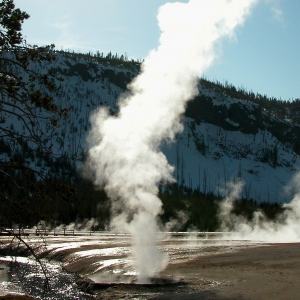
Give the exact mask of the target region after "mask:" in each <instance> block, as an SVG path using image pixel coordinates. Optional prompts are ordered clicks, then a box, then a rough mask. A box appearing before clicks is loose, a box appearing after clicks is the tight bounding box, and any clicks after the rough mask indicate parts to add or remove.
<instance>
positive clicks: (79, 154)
mask: <svg viewBox="0 0 300 300" xmlns="http://www.w3.org/2000/svg"><path fill="white" fill-rule="evenodd" d="M31 67H32V68H33V69H35V70H36V71H43V70H45V69H52V70H53V71H55V72H57V73H59V74H60V75H61V76H63V78H64V81H62V82H57V84H58V86H59V87H60V90H59V96H57V97H56V102H57V103H58V104H60V105H62V106H64V107H68V108H71V110H70V112H69V118H68V119H66V120H61V123H60V127H59V128H51V127H50V126H48V125H47V124H46V123H45V124H43V122H42V121H41V123H40V129H41V130H42V131H43V132H44V133H45V134H46V135H47V136H49V137H50V138H49V139H48V140H45V144H46V145H47V147H49V148H51V149H52V151H53V153H54V154H55V157H56V158H54V159H51V160H47V159H45V158H44V157H38V156H29V155H26V154H24V153H25V152H24V151H23V155H24V156H25V163H27V164H28V165H30V166H31V167H34V168H36V169H37V170H44V171H46V172H48V173H49V174H51V173H53V172H56V173H57V174H59V175H61V174H66V172H65V171H63V165H62V164H61V163H59V164H58V163H57V162H58V161H60V162H61V161H62V158H61V157H63V160H64V161H66V160H67V161H68V164H70V165H78V164H80V161H81V160H82V158H83V153H84V150H85V138H86V135H87V133H88V131H89V128H90V125H89V117H90V114H91V112H92V111H93V110H95V109H96V108H97V107H99V106H107V107H108V108H109V110H110V112H111V113H112V114H114V113H116V112H117V110H118V106H117V101H118V97H119V95H120V94H122V93H123V92H124V91H125V90H126V85H127V83H129V82H130V81H131V80H132V79H133V78H134V77H135V76H136V75H137V74H138V72H139V65H138V64H135V63H131V64H125V63H124V64H122V62H121V61H120V62H119V63H110V62H109V61H105V60H99V59H93V58H92V57H91V56H83V55H82V56H80V55H78V54H70V53H58V54H57V60H56V61H55V62H51V63H44V64H43V65H38V64H32V65H31ZM45 122H46V121H45ZM182 122H183V123H184V131H183V132H182V133H181V134H179V135H178V136H177V138H176V141H174V142H173V143H171V144H165V145H163V151H164V153H165V154H166V156H167V158H168V160H169V162H170V164H172V165H174V166H175V167H176V168H175V173H174V177H175V179H176V180H177V182H178V183H179V184H181V185H185V186H187V187H191V188H193V189H194V188H197V189H200V191H201V192H203V193H208V192H213V193H214V194H216V195H224V194H226V193H227V192H228V191H229V189H228V187H229V185H230V183H234V182H236V181H237V180H238V179H242V180H243V181H244V182H245V185H244V189H243V192H242V195H241V196H243V197H247V198H254V199H256V200H259V201H270V202H275V201H277V202H286V201H289V200H290V199H291V193H292V192H293V191H292V190H290V191H289V192H286V191H285V187H286V186H287V185H288V184H289V182H290V181H291V179H292V178H293V176H294V175H295V173H296V172H298V170H299V167H300V159H299V156H298V154H297V153H296V152H294V149H295V145H296V144H297V143H298V133H299V132H300V129H299V125H298V124H293V123H292V122H291V121H290V120H288V119H284V120H283V119H280V118H278V117H276V116H275V115H272V114H270V113H269V112H267V111H265V110H264V109H263V108H261V107H260V106H259V105H258V104H256V103H253V102H251V101H246V100H240V99H235V98H230V97H228V96H226V95H224V94H222V93H218V92H216V91H214V90H211V89H209V88H208V87H205V86H204V85H201V84H199V96H198V97H196V98H195V99H194V100H193V101H191V102H190V103H189V104H188V107H187V110H186V114H185V116H183V117H182ZM1 125H2V126H4V127H7V128H9V127H10V128H14V129H15V130H17V131H19V132H20V133H24V132H25V131H26V128H24V126H21V123H20V121H19V120H18V119H17V118H16V119H9V118H7V115H6V114H5V112H3V111H1ZM0 142H1V144H0V146H1V147H0V159H1V160H3V161H7V160H8V159H9V158H10V156H12V155H13V154H14V153H15V152H16V151H17V149H19V148H20V146H18V145H17V144H16V143H14V142H13V141H9V142H8V140H7V139H3V140H1V141H0ZM4 144H5V146H4ZM8 144H9V146H8ZM29 147H30V145H29ZM19 150H20V149H19Z"/></svg>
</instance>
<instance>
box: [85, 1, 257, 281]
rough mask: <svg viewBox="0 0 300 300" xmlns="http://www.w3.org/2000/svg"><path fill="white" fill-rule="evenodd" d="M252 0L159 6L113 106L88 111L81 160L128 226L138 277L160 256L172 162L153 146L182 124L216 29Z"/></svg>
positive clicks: (224, 30) (238, 18)
mask: <svg viewBox="0 0 300 300" xmlns="http://www.w3.org/2000/svg"><path fill="white" fill-rule="evenodd" d="M255 2H256V0H232V1H228V0H190V1H189V2H188V3H178V2H177V3H167V4H165V5H163V6H162V7H160V9H159V13H158V23H159V27H160V29H161V36H160V40H159V46H158V48H157V49H156V50H153V51H151V52H150V53H149V55H148V57H147V58H146V59H145V61H144V63H143V64H142V67H141V74H140V75H139V76H138V77H136V78H135V79H134V80H133V82H132V83H130V84H129V85H128V90H129V94H126V96H123V97H121V98H120V100H119V108H120V110H119V113H118V115H117V116H110V115H109V113H108V110H107V109H105V108H99V109H98V110H96V111H95V112H94V113H93V115H92V116H91V124H92V129H91V131H90V133H89V136H88V139H87V141H88V147H89V151H88V153H89V157H88V160H87V162H86V165H87V167H88V169H89V170H90V171H91V172H92V174H93V176H94V183H95V185H96V186H101V187H104V188H105V190H106V192H107V195H108V196H109V198H110V199H111V201H112V216H113V219H112V221H111V226H115V227H117V228H122V229H123V230H126V231H127V232H130V233H131V234H132V237H133V241H132V243H133V256H134V261H135V266H136V270H137V274H138V280H139V282H140V283H146V282H147V281H148V280H149V278H151V277H153V276H154V275H155V274H157V273H158V272H159V271H161V270H162V269H163V268H165V266H166V263H167V257H166V255H165V254H164V253H162V252H160V251H159V249H158V248H157V232H158V231H159V226H158V223H157V218H158V216H159V215H160V214H161V212H162V203H161V201H160V199H159V198H158V197H157V194H158V187H157V185H158V183H160V182H172V181H173V180H174V179H173V177H172V173H173V170H174V168H173V167H172V166H170V165H169V164H168V162H167V159H166V157H165V155H164V154H163V153H162V152H161V151H160V146H161V144H162V143H163V142H171V141H172V140H173V139H174V137H175V135H176V133H178V132H180V131H181V130H182V129H183V126H182V124H181V123H180V117H181V115H182V114H183V113H184V110H185V106H186V103H187V101H188V100H190V99H191V98H193V97H194V96H195V95H196V94H197V93H198V90H197V83H198V76H199V75H200V74H201V75H202V74H203V72H204V71H205V70H206V69H207V68H208V67H209V66H210V65H211V63H212V62H213V60H214V58H215V56H216V52H217V51H216V49H217V46H218V45H219V42H220V41H221V39H222V38H223V37H226V36H228V37H231V36H233V35H234V29H235V28H236V26H237V25H240V24H242V23H243V21H244V19H245V16H246V15H247V14H248V13H249V11H250V8H251V6H252V5H253V4H254V3H255Z"/></svg>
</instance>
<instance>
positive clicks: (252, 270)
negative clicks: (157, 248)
mask: <svg viewBox="0 0 300 300" xmlns="http://www.w3.org/2000/svg"><path fill="white" fill-rule="evenodd" d="M176 274H177V276H180V277H181V279H183V280H184V281H185V282H186V283H188V290H187V291H184V292H182V293H180V292H177V293H176V291H174V293H169V294H165V295H159V296H157V297H153V298H152V299H239V300H241V299H257V300H258V299H264V300H266V299H284V300H289V299H295V300H296V299H300V244H277V245H271V246H261V247H256V248H250V249H241V250H239V251H237V252H232V253H224V254H219V255H212V256H205V257H198V258H196V259H194V260H192V261H190V262H186V263H182V264H177V265H171V266H169V267H168V268H167V269H166V270H165V272H164V275H165V276H171V275H173V276H174V275H175V276H176Z"/></svg>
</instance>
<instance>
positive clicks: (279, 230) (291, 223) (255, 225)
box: [219, 174, 300, 242]
mask: <svg viewBox="0 0 300 300" xmlns="http://www.w3.org/2000/svg"><path fill="white" fill-rule="evenodd" d="M299 182H300V174H297V175H296V176H295V178H294V180H293V182H292V183H291V186H292V188H293V190H295V189H296V190H297V191H298V192H297V193H296V194H295V196H294V198H293V200H292V201H291V202H290V203H287V204H284V205H283V208H285V210H284V212H283V213H282V214H280V215H278V216H277V218H276V219H275V220H274V221H271V220H269V219H268V218H267V217H266V216H265V215H264V214H263V212H262V211H256V212H254V214H253V218H252V219H251V220H247V219H246V218H245V217H243V216H241V215H240V216H237V215H235V214H233V213H231V211H232V209H233V206H234V200H235V199H238V198H240V192H241V190H242V187H243V182H242V181H240V182H239V183H237V184H232V185H231V193H230V195H228V196H227V197H226V198H225V199H224V200H223V201H222V203H221V205H220V213H219V218H220V221H221V228H220V229H221V231H233V232H235V233H234V234H233V235H232V234H230V237H231V238H233V239H249V240H253V241H265V242H299V241H300V231H299V228H300V185H299Z"/></svg>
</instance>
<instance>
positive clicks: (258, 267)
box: [0, 237, 300, 300]
mask: <svg viewBox="0 0 300 300" xmlns="http://www.w3.org/2000/svg"><path fill="white" fill-rule="evenodd" d="M103 239H104V238H103V237H102V240H103ZM75 240H77V242H78V238H74V241H75ZM86 241H87V240H86V239H85V240H84V241H82V242H78V245H77V246H76V247H75V248H74V247H69V248H62V250H59V251H57V252H55V257H56V259H60V260H61V261H62V262H63V263H64V266H65V269H67V270H69V271H73V272H77V273H79V274H81V275H84V276H87V277H89V274H92V273H91V272H92V271H93V270H92V269H91V268H92V266H95V268H96V267H99V263H100V264H101V263H102V262H103V261H104V260H105V259H108V260H109V259H111V258H121V260H122V259H123V258H124V259H126V255H127V254H126V253H128V248H127V247H128V246H129V243H128V240H126V239H124V240H123V239H121V240H120V239H116V238H107V242H105V243H102V242H101V243H99V238H98V237H95V242H94V241H93V240H91V244H84V242H86ZM96 241H98V244H96ZM58 242H60V240H57V241H56V240H55V241H54V240H52V243H54V244H55V243H58ZM64 242H68V241H66V240H65V241H64ZM70 242H71V239H70ZM206 243H207V242H203V241H200V242H199V240H196V242H195V243H194V242H193V243H191V242H189V243H188V242H186V240H177V239H176V240H172V239H171V240H168V241H165V242H163V243H162V245H161V247H162V249H163V250H164V251H166V252H168V253H169V256H170V263H169V265H168V267H167V268H166V269H165V270H164V271H163V272H162V273H161V277H162V278H163V279H168V280H174V283H171V284H162V285H155V286H141V285H136V284H123V285H122V284H109V285H107V286H100V288H99V286H98V287H95V286H94V288H93V285H92V284H91V286H90V288H89V289H88V290H89V291H94V293H95V295H94V299H103V300H106V299H135V300H138V299H141V300H142V299H151V300H154V299H172V300H181V299H182V300H183V299H187V300H192V299H203V300H206V299H220V300H225V299H227V300H228V299H237V300H244V299H255V300H259V299H264V300H266V299H284V300H289V299H295V300H297V299H300V244H299V243H292V244H255V243H248V244H247V243H244V242H240V243H239V242H238V243H237V242H230V241H229V242H228V243H227V244H226V243H225V245H224V242H222V245H221V244H220V243H215V242H212V243H211V241H208V244H206ZM231 243H232V244H231ZM69 244H70V245H71V243H69ZM111 247H114V248H111ZM115 247H117V248H115ZM95 248H96V249H97V248H98V249H103V248H105V249H106V248H107V249H119V250H120V252H119V251H117V253H116V254H113V253H114V252H108V253H112V254H109V256H95V255H92V256H83V257H80V256H74V255H75V254H76V251H78V250H80V251H82V250H85V251H89V250H91V249H95ZM126 249H127V250H126ZM101 253H102V252H101ZM111 255H112V256H111ZM76 257H77V258H76ZM75 258H76V259H75ZM97 260H98V264H97ZM116 268H118V269H119V268H120V266H117V267H116ZM110 271H112V269H110V270H109V269H103V272H104V273H103V274H104V275H105V274H106V273H105V272H108V273H107V274H109V272H110ZM0 275H1V274H0ZM108 282H109V281H108ZM3 296H4V294H2V293H1V291H0V299H6V298H1V297H3ZM7 299H9V298H7Z"/></svg>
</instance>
